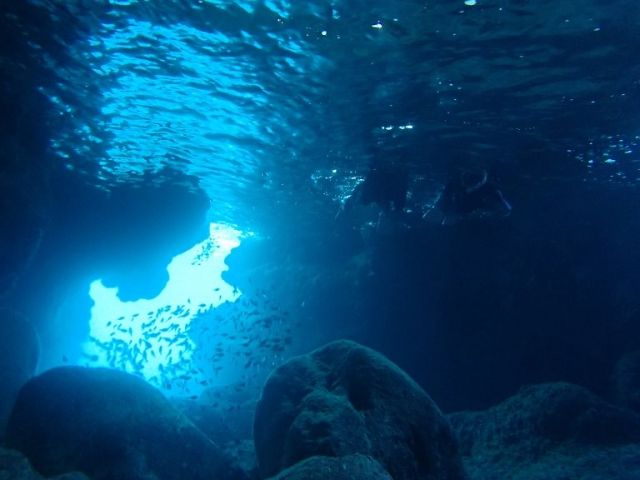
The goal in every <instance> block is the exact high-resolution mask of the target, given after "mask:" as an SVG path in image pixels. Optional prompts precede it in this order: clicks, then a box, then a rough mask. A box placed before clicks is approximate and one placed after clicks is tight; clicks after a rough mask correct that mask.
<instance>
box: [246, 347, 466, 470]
mask: <svg viewBox="0 0 640 480" xmlns="http://www.w3.org/2000/svg"><path fill="white" fill-rule="evenodd" d="M254 440H255V445H256V453H257V457H258V465H259V470H260V474H261V476H262V477H264V478H266V477H271V476H274V475H277V474H278V473H279V472H281V471H282V470H284V469H286V468H288V467H291V466H293V465H295V464H296V463H298V462H300V461H303V460H305V459H307V458H310V457H313V456H324V457H344V456H349V455H354V454H362V455H366V456H368V457H371V458H373V459H375V460H376V461H377V462H379V463H380V465H381V466H382V467H383V469H384V470H386V471H387V472H389V474H390V475H391V477H392V478H394V479H395V480H413V479H425V480H427V479H428V480H435V479H442V480H449V479H459V478H463V470H462V467H461V461H460V457H459V455H458V451H457V445H456V441H455V438H454V436H453V434H452V431H451V428H450V426H449V423H448V421H447V419H446V418H445V417H444V416H443V415H442V413H441V412H440V410H439V409H438V407H437V406H436V404H435V403H434V402H433V401H432V400H431V398H429V396H428V395H427V394H426V393H425V392H424V391H423V390H422V389H421V388H420V387H419V386H418V385H417V384H416V383H415V382H414V381H413V380H412V379H411V378H410V377H409V376H408V375H407V374H406V373H405V372H403V371H402V370H401V369H400V368H398V367H397V366H396V365H395V364H393V363H392V362H390V361H389V360H388V359H386V358H385V357H384V356H382V355H381V354H379V353H377V352H375V351H373V350H371V349H369V348H366V347H363V346H361V345H359V344H357V343H354V342H350V341H345V340H341V341H337V342H333V343H330V344H328V345H326V346H324V347H322V348H320V349H318V350H316V351H314V352H312V353H310V354H308V355H303V356H300V357H296V358H293V359H291V360H289V361H288V362H287V363H285V364H283V365H282V366H280V367H279V368H277V369H276V370H275V371H274V372H273V373H272V374H271V376H270V377H269V379H268V380H267V382H266V384H265V387H264V390H263V392H262V397H261V399H260V401H259V402H258V406H257V410H256V416H255V421H254Z"/></svg>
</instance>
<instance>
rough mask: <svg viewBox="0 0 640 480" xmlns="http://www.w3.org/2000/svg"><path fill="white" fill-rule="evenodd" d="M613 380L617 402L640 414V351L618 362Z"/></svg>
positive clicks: (625, 356) (627, 355)
mask: <svg viewBox="0 0 640 480" xmlns="http://www.w3.org/2000/svg"><path fill="white" fill-rule="evenodd" d="M612 380H613V388H614V393H615V397H616V400H617V402H618V403H619V404H621V405H624V406H625V407H627V408H630V409H632V410H635V411H636V412H638V413H640V350H637V351H634V352H630V353H627V354H626V355H624V356H623V357H622V358H620V360H618V362H617V363H616V366H615V369H614V371H613V379H612Z"/></svg>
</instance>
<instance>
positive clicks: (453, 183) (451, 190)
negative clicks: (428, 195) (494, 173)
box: [425, 169, 512, 225]
mask: <svg viewBox="0 0 640 480" xmlns="http://www.w3.org/2000/svg"><path fill="white" fill-rule="evenodd" d="M435 207H437V208H438V209H439V210H440V211H441V212H442V215H443V218H442V222H441V223H442V225H451V224H453V223H455V222H456V221H458V220H459V219H461V218H468V217H507V216H509V215H510V214H511V210H512V208H511V204H509V202H508V201H507V199H506V198H505V197H504V195H503V194H502V192H501V191H500V190H499V189H498V187H497V186H496V185H495V184H494V183H493V182H492V181H490V180H489V174H488V173H487V171H486V170H484V169H482V170H479V171H475V172H473V171H468V170H465V171H462V172H458V173H457V174H456V175H454V176H453V177H452V178H451V179H450V180H449V182H447V184H446V185H445V187H444V190H443V191H442V193H441V194H440V197H439V198H438V200H437V201H436V204H435ZM425 215H426V214H425Z"/></svg>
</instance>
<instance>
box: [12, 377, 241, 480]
mask: <svg viewBox="0 0 640 480" xmlns="http://www.w3.org/2000/svg"><path fill="white" fill-rule="evenodd" d="M6 442H7V445H8V446H9V447H10V448H15V449H17V450H19V451H21V452H23V453H24V454H25V455H26V456H27V457H28V458H29V460H30V461H31V463H32V464H33V466H34V467H35V468H36V469H37V470H38V471H39V472H40V473H41V474H43V475H46V476H51V475H57V474H62V473H65V472H68V471H73V470H78V471H81V472H83V473H86V474H87V475H89V476H90V477H91V478H93V479H94V480H102V479H104V480H107V479H108V480H111V479H126V480H129V479H131V480H134V479H135V480H142V479H149V480H151V479H153V480H179V479H180V480H181V479H184V478H189V479H193V480H200V479H202V480H205V479H206V480H209V479H211V478H215V479H234V480H235V479H243V478H245V477H244V473H243V472H242V471H241V470H239V469H238V468H237V467H235V466H234V465H233V462H231V461H230V459H229V458H228V457H227V456H226V455H225V454H223V453H222V451H221V450H220V449H219V448H218V447H217V446H216V445H215V444H214V443H213V442H212V441H210V440H209V439H207V438H206V437H205V436H204V435H203V434H202V433H201V432H200V431H199V430H198V429H197V428H196V427H194V426H193V424H192V423H191V422H190V421H189V420H187V418H186V417H185V416H184V415H182V414H181V413H180V412H179V411H178V410H177V409H176V408H174V407H173V406H172V405H171V404H170V403H169V401H168V400H167V399H166V398H165V397H164V396H163V395H162V394H161V393H160V392H159V391H158V390H156V389H155V388H153V387H152V386H150V385H149V384H147V383H146V382H144V381H143V380H142V379H140V378H138V377H135V376H133V375H129V374H126V373H123V372H120V371H116V370H110V369H104V368H97V369H90V368H82V367H63V368H55V369H52V370H49V371H47V372H45V373H43V374H42V375H40V376H37V377H35V378H33V379H32V380H30V381H29V382H28V383H27V384H26V385H25V386H24V387H23V388H22V390H21V391H20V393H19V395H18V399H17V402H16V405H15V407H14V409H13V412H12V414H11V417H10V419H9V424H8V427H7V439H6Z"/></svg>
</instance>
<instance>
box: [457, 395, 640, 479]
mask: <svg viewBox="0 0 640 480" xmlns="http://www.w3.org/2000/svg"><path fill="white" fill-rule="evenodd" d="M449 419H450V420H451V423H452V425H453V428H454V430H455V431H456V433H457V436H458V439H459V441H460V449H461V453H462V456H463V460H464V463H465V467H466V469H467V471H468V473H469V475H470V477H471V479H472V480H493V479H496V478H509V479H514V480H519V479H523V480H524V479H527V480H547V479H564V478H567V479H568V478H580V479H582V480H587V479H589V480H629V479H631V478H640V416H638V415H636V414H635V413H633V412H632V411H630V410H626V409H623V408H620V407H617V406H614V405H610V404H608V403H606V402H605V401H604V400H602V399H600V398H599V397H597V396H595V395H594V394H592V393H591V392H589V391H588V390H587V389H585V388H583V387H579V386H577V385H572V384H568V383H550V384H542V385H534V386H530V387H526V388H523V389H522V390H521V391H520V392H519V393H518V394H517V395H515V396H513V397H511V398H509V399H507V400H506V401H504V402H503V403H501V404H499V405H497V406H495V407H492V408H490V409H489V410H486V411H482V412H460V413H456V414H453V415H450V416H449Z"/></svg>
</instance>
